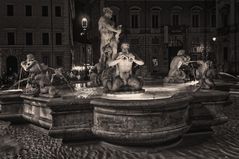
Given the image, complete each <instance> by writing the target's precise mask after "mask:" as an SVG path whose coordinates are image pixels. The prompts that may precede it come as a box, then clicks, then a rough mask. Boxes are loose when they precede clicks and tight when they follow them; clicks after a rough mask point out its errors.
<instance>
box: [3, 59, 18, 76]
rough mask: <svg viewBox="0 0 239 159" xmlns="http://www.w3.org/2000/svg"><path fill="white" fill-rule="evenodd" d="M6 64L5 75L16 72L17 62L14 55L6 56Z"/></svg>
mask: <svg viewBox="0 0 239 159" xmlns="http://www.w3.org/2000/svg"><path fill="white" fill-rule="evenodd" d="M6 65H7V67H6V71H7V75H13V74H17V73H18V62H17V58H16V57H15V56H8V57H7V63H6Z"/></svg>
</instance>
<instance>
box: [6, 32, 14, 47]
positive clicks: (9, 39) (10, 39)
mask: <svg viewBox="0 0 239 159" xmlns="http://www.w3.org/2000/svg"><path fill="white" fill-rule="evenodd" d="M7 42H8V45H15V33H14V32H8V33H7Z"/></svg>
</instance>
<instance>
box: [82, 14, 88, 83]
mask: <svg viewBox="0 0 239 159" xmlns="http://www.w3.org/2000/svg"><path fill="white" fill-rule="evenodd" d="M81 26H82V28H83V33H82V35H84V43H85V46H84V47H85V48H84V51H85V52H84V53H85V80H87V79H88V78H87V45H86V43H87V27H88V20H87V18H86V17H83V18H82V19H81Z"/></svg>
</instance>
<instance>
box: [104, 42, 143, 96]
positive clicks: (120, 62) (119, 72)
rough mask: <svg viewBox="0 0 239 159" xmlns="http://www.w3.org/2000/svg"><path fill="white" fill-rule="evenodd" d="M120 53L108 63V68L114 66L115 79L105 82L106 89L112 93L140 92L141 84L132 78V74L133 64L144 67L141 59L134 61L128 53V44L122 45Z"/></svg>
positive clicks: (133, 56)
mask: <svg viewBox="0 0 239 159" xmlns="http://www.w3.org/2000/svg"><path fill="white" fill-rule="evenodd" d="M121 50H122V51H121V52H119V53H118V56H117V57H116V59H115V60H113V61H111V62H109V64H108V65H109V67H114V66H115V70H116V71H115V77H114V78H113V79H112V81H110V80H108V81H107V82H106V87H107V89H108V90H112V91H120V90H122V91H130V90H132V91H134V90H141V89H142V85H143V82H142V81H141V80H140V79H138V78H137V77H134V76H133V74H132V66H133V64H134V63H135V64H137V65H144V62H143V61H142V60H141V59H136V57H135V55H133V54H132V53H130V52H129V44H128V43H123V44H122V45H121Z"/></svg>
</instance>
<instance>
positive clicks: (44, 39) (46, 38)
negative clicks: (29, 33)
mask: <svg viewBox="0 0 239 159" xmlns="http://www.w3.org/2000/svg"><path fill="white" fill-rule="evenodd" d="M42 45H49V33H42Z"/></svg>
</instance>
